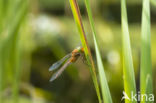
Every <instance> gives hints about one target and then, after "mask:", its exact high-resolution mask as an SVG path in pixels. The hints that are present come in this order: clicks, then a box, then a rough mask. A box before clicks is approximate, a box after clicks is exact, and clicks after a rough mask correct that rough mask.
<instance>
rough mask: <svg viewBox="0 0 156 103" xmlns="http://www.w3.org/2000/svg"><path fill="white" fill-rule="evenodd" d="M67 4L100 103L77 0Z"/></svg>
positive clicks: (94, 72) (71, 0) (92, 63)
mask: <svg viewBox="0 0 156 103" xmlns="http://www.w3.org/2000/svg"><path fill="white" fill-rule="evenodd" d="M69 2H70V6H71V9H72V13H73V16H74V19H75V22H76V25H77V28H78V31H79V34H80V39H81V42H82V46H83V47H84V52H85V56H86V59H87V62H88V65H89V67H90V72H91V76H92V79H93V83H94V86H95V90H96V93H97V96H98V100H99V103H101V93H100V89H99V85H98V81H97V76H96V71H95V65H94V62H93V58H92V55H91V52H90V48H89V45H88V41H87V38H86V34H85V31H84V27H83V24H82V20H81V15H80V10H79V7H78V4H77V0H69Z"/></svg>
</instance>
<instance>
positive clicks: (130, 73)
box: [121, 0, 136, 103]
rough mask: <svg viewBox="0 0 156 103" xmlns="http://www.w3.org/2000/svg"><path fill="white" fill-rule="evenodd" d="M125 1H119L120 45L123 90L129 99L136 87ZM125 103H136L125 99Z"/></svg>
mask: <svg viewBox="0 0 156 103" xmlns="http://www.w3.org/2000/svg"><path fill="white" fill-rule="evenodd" d="M125 1H126V0H121V21H122V45H123V75H124V90H125V93H126V94H127V96H128V97H129V98H131V92H133V94H136V85H135V77H134V68H133V60H132V53H131V46H130V37H129V30H128V22H127V11H126V2H125ZM125 102H126V103H136V101H129V100H128V99H125Z"/></svg>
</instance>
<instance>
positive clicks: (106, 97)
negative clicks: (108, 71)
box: [85, 0, 112, 103]
mask: <svg viewBox="0 0 156 103" xmlns="http://www.w3.org/2000/svg"><path fill="white" fill-rule="evenodd" d="M85 5H86V8H87V13H88V17H89V22H90V25H91V29H92V34H93V40H94V46H95V51H96V59H97V65H98V71H99V76H100V84H101V85H100V86H101V90H102V96H103V102H104V103H112V98H111V94H110V91H109V87H108V83H107V79H106V75H105V71H104V66H103V63H102V58H101V54H100V51H99V46H98V43H97V38H96V31H95V27H94V22H93V17H92V12H91V7H90V3H89V0H85Z"/></svg>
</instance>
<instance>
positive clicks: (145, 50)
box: [140, 0, 153, 103]
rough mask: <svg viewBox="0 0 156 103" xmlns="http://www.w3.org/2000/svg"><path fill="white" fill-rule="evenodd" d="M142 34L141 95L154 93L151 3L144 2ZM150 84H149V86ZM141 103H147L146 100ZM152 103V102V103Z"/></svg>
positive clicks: (146, 0)
mask: <svg viewBox="0 0 156 103" xmlns="http://www.w3.org/2000/svg"><path fill="white" fill-rule="evenodd" d="M141 29H142V34H141V75H140V76H141V77H140V79H141V81H140V83H141V85H140V86H141V87H140V88H141V94H147V93H150V94H151V93H152V91H153V87H152V62H151V33H150V3H149V0H143V9H142V28H141ZM147 83H148V84H147ZM141 103H145V98H143V101H142V102H141ZM150 103H151V102H150Z"/></svg>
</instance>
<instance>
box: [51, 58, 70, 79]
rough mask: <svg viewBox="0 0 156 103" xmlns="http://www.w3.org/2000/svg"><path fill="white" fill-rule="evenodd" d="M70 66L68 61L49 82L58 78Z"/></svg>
mask: <svg viewBox="0 0 156 103" xmlns="http://www.w3.org/2000/svg"><path fill="white" fill-rule="evenodd" d="M70 64H71V61H70V59H69V60H68V61H67V62H66V63H65V64H64V65H63V66H62V67H61V68H60V69H59V70H58V71H57V72H56V73H55V74H54V75H53V76H52V77H51V78H50V82H52V81H54V80H55V79H56V78H58V77H59V76H60V75H61V74H62V72H63V71H64V70H65V69H66V68H67V66H69V65H70Z"/></svg>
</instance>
